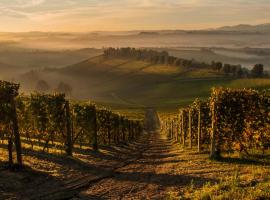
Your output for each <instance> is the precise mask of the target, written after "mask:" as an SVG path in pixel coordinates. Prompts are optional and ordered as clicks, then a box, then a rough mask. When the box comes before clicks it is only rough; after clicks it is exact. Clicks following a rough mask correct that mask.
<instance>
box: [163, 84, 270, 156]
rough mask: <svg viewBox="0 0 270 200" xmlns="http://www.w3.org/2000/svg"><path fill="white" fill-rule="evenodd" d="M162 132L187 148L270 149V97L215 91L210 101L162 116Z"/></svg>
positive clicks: (212, 152) (218, 150)
mask: <svg viewBox="0 0 270 200" xmlns="http://www.w3.org/2000/svg"><path fill="white" fill-rule="evenodd" d="M162 130H163V132H165V133H167V134H168V136H169V137H170V138H171V139H174V140H175V141H177V142H179V143H180V144H182V145H183V146H184V147H187V146H188V147H189V148H192V147H193V146H194V145H196V146H197V150H198V152H200V151H201V150H202V149H209V150H210V157H211V158H218V157H220V155H221V153H222V152H234V151H238V152H240V153H242V152H244V153H245V154H246V155H250V152H251V151H253V150H254V149H261V150H263V153H264V149H265V148H266V147H270V94H269V92H266V91H264V92H259V91H256V90H251V89H224V88H214V89H213V90H212V94H211V97H210V98H209V99H208V100H207V101H201V100H199V99H196V100H195V101H194V102H193V103H192V104H191V105H190V106H188V107H186V108H182V109H180V110H179V111H178V112H177V114H173V115H165V116H162Z"/></svg>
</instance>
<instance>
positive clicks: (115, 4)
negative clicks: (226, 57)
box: [0, 0, 270, 32]
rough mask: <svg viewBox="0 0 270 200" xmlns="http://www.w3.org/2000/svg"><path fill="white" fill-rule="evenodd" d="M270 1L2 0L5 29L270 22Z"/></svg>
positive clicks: (177, 26)
mask: <svg viewBox="0 0 270 200" xmlns="http://www.w3.org/2000/svg"><path fill="white" fill-rule="evenodd" d="M269 10H270V0H0V24H1V26H0V31H6V32H27V31H55V32H61V31H64V32H85V31H121V30H156V29H159V30H160V29H189V30H190V29H196V30H197V29H205V28H215V27H220V26H225V25H236V24H260V23H269V22H270V12H269Z"/></svg>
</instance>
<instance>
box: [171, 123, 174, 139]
mask: <svg viewBox="0 0 270 200" xmlns="http://www.w3.org/2000/svg"><path fill="white" fill-rule="evenodd" d="M173 125H174V123H173V120H171V139H173V135H174V130H173Z"/></svg>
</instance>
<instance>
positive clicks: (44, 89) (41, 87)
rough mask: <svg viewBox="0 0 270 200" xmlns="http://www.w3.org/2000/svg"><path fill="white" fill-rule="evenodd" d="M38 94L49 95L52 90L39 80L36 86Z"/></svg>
mask: <svg viewBox="0 0 270 200" xmlns="http://www.w3.org/2000/svg"><path fill="white" fill-rule="evenodd" d="M36 90H37V91H38V92H42V93H47V92H48V91H49V90H50V86H49V84H48V83H47V82H46V81H44V80H39V81H38V82H37V85H36Z"/></svg>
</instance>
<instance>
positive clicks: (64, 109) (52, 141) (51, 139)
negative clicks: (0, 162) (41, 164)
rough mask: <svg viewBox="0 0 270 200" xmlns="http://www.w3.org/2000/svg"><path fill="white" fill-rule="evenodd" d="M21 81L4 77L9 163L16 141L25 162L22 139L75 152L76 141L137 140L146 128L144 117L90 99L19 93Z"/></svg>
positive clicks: (1, 122)
mask: <svg viewBox="0 0 270 200" xmlns="http://www.w3.org/2000/svg"><path fill="white" fill-rule="evenodd" d="M18 90H19V85H17V84H13V83H9V82H5V81H0V136H1V139H3V140H8V151H9V163H10V164H13V159H12V145H13V143H15V146H16V152H17V163H18V164H19V165H22V156H21V140H25V141H24V142H26V143H29V144H30V145H31V146H32V148H33V146H34V144H35V143H37V144H38V145H39V146H40V147H42V148H43V151H45V150H47V151H49V148H57V149H61V150H64V151H65V152H66V154H67V155H70V156H72V152H73V148H74V146H75V145H80V146H82V145H84V146H88V147H90V146H92V148H93V150H98V146H99V145H111V144H112V143H113V144H119V143H120V142H129V141H132V140H135V139H136V138H137V137H138V136H139V135H140V134H141V132H142V129H143V125H142V122H141V121H140V120H134V119H129V118H127V117H125V116H122V115H120V114H118V113H114V112H112V111H110V110H108V109H105V108H102V109H99V108H98V107H97V106H96V105H95V104H92V103H90V102H74V101H69V100H67V99H66V98H65V95H64V94H38V93H35V94H31V95H30V96H22V95H20V96H19V93H18Z"/></svg>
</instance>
